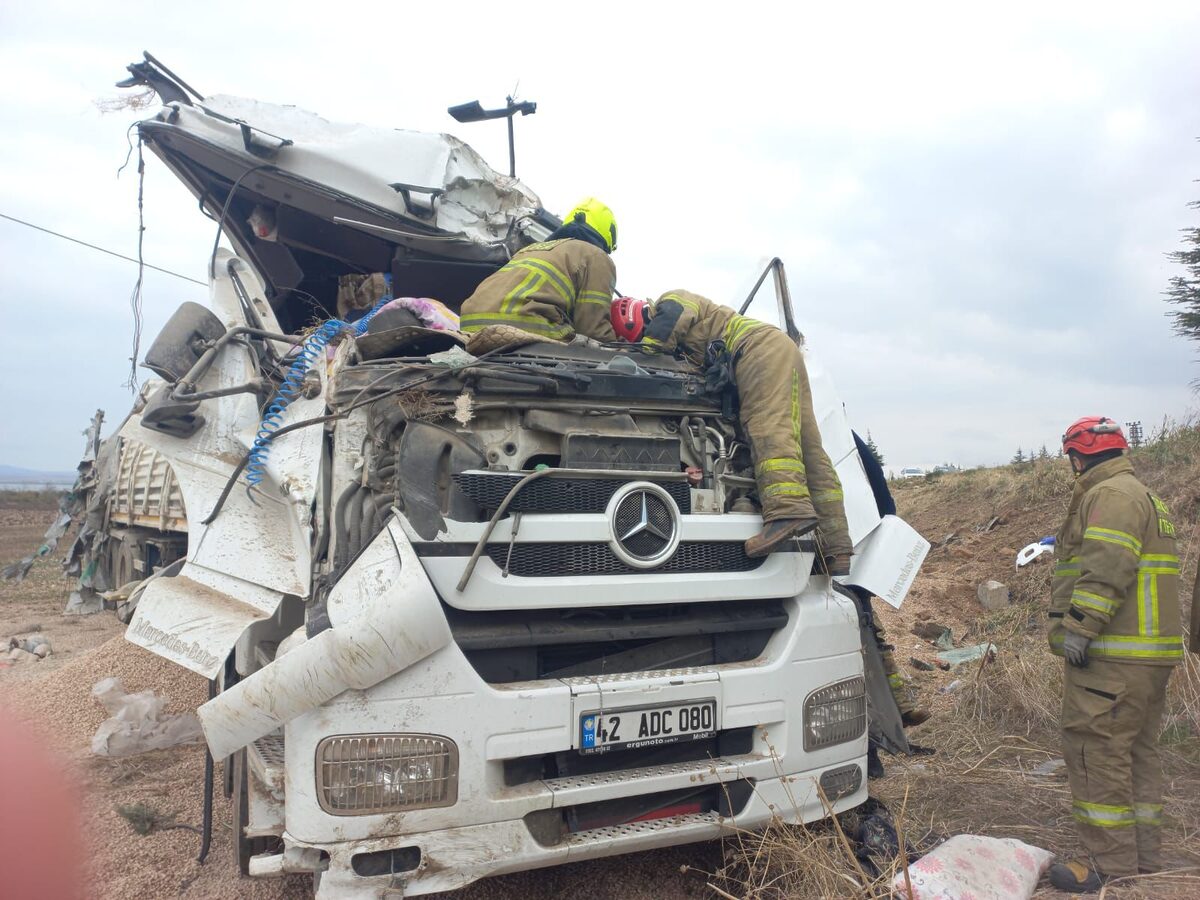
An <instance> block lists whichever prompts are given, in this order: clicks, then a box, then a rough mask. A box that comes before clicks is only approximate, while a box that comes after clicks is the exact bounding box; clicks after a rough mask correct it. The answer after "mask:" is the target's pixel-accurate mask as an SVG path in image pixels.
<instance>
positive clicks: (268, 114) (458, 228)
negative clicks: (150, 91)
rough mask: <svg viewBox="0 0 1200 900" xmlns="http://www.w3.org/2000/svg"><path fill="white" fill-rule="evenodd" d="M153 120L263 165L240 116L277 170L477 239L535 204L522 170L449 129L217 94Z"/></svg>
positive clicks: (499, 230) (497, 231)
mask: <svg viewBox="0 0 1200 900" xmlns="http://www.w3.org/2000/svg"><path fill="white" fill-rule="evenodd" d="M210 110H211V112H212V113H216V115H212V114H210V112H209V111H210ZM151 121H153V122H155V124H156V127H157V126H158V125H160V124H161V123H163V122H166V123H169V125H170V126H173V127H175V128H179V129H181V130H184V131H186V132H188V133H189V134H191V135H194V136H195V137H197V138H201V139H203V140H205V141H207V142H209V143H212V144H217V145H219V146H221V147H222V148H223V149H224V150H225V151H227V152H228V153H230V154H231V155H233V156H236V157H239V158H244V159H245V162H246V165H247V167H250V166H256V165H260V164H262V163H263V161H264V160H263V158H261V156H256V155H255V154H253V153H251V152H250V151H249V150H247V149H246V147H245V143H244V139H243V134H242V129H241V125H240V123H246V124H247V125H249V126H250V127H251V128H253V129H255V130H257V131H258V132H260V133H261V134H262V135H263V136H264V137H265V136H267V135H271V136H273V138H271V143H272V144H273V145H274V146H273V148H272V151H271V153H270V164H271V165H272V166H273V167H275V168H277V169H279V170H280V171H283V172H285V173H288V174H290V175H294V176H296V177H298V178H302V179H304V180H305V181H308V182H312V183H313V184H316V185H320V186H321V187H322V188H324V189H329V190H333V191H336V192H338V193H341V194H345V195H348V196H350V197H355V198H357V199H359V200H363V201H365V202H367V203H369V204H371V205H372V206H375V207H378V208H380V209H385V210H389V211H391V212H393V213H395V214H396V215H397V216H400V217H403V218H406V219H409V220H412V221H414V222H421V223H422V224H424V225H430V224H432V225H434V226H435V227H437V228H438V229H440V230H442V231H445V232H449V233H452V234H460V235H462V236H463V237H464V238H466V239H467V240H469V241H471V242H473V243H476V244H494V243H496V242H498V241H502V240H504V239H505V238H506V237H508V235H509V232H510V230H511V228H512V224H513V223H514V222H515V221H517V220H518V219H521V218H525V217H530V216H533V215H534V214H535V213H537V211H538V210H539V209H541V201H540V200H539V199H538V197H537V195H535V194H534V193H533V192H532V191H531V190H529V188H527V187H526V186H525V185H524V184H522V183H521V181H520V180H519V179H516V178H512V177H509V176H507V175H501V174H500V173H498V172H496V171H495V170H493V169H492V168H491V167H490V166H489V165H488V164H487V163H486V162H484V160H483V157H481V156H480V155H479V154H478V153H476V152H475V151H474V150H472V149H471V148H470V147H469V146H467V145H466V144H465V143H463V142H462V141H461V140H459V139H458V138H456V137H453V136H452V135H448V134H431V133H426V132H419V131H406V130H403V129H398V128H376V127H372V126H369V125H359V124H352V123H342V122H331V121H329V120H327V119H324V118H322V117H321V116H318V115H317V114H315V113H312V112H308V111H306V110H302V109H297V108H296V107H293V106H278V105H276V104H273V103H264V102H262V101H260V100H252V99H248V98H244V97H232V96H227V95H220V94H216V95H209V96H208V97H206V98H205V100H204V102H203V103H202V104H200V105H199V106H187V105H184V104H180V103H174V104H170V105H168V107H166V108H165V109H164V110H163V112H162V113H160V114H159V116H157V117H156V119H155V120H151ZM276 138H278V139H285V140H286V141H289V142H290V143H286V144H282V143H280V142H279V141H278V140H275V139H276ZM392 185H404V186H411V189H408V188H406V191H407V192H408V193H409V196H410V197H413V198H415V200H416V202H418V203H420V204H422V206H423V207H424V205H426V204H427V205H428V207H427V208H422V209H421V210H410V208H409V206H408V204H407V203H406V202H405V199H404V196H403V195H402V194H401V192H400V191H398V190H397V189H396V188H394V187H392ZM422 189H431V190H432V191H433V192H435V193H431V192H430V190H422ZM418 212H420V214H417V213H418Z"/></svg>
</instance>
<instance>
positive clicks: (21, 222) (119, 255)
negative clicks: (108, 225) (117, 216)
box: [0, 212, 208, 287]
mask: <svg viewBox="0 0 1200 900" xmlns="http://www.w3.org/2000/svg"><path fill="white" fill-rule="evenodd" d="M0 219H8V221H10V222H16V223H17V224H18V225H24V226H25V227H26V228H32V229H34V230H35V231H41V232H44V233H46V234H50V235H53V236H54V237H56V238H62V239H63V240H64V241H70V242H71V243H73V244H81V245H82V246H84V247H88V248H90V249H92V250H99V251H100V252H101V253H107V254H108V255H109V256H115V257H116V258H117V259H123V260H125V261H126V262H131V263H133V264H134V265H138V261H137V260H136V259H134V258H133V257H132V256H126V255H125V254H124V253H117V252H116V251H115V250H109V249H107V248H105V247H97V246H96V245H95V244H89V243H88V242H87V241H81V240H80V239H79V238H73V237H71V236H70V235H69V234H60V233H59V232H57V231H51V230H50V229H49V228H43V227H42V226H41V225H34V224H33V223H32V222H26V221H25V220H24V219H18V218H17V217H16V216H10V215H8V214H6V213H2V212H0ZM142 265H144V266H145V267H146V268H147V269H153V270H154V271H155V272H162V273H163V274H164V275H174V276H175V277H176V278H182V279H183V280H184V281H190V282H191V283H192V284H198V285H200V286H201V287H208V284H207V283H206V282H203V281H201V280H200V279H198V278H192V277H191V276H190V275H181V274H180V273H179V272H172V271H171V270H170V269H164V268H161V267H160V266H152V265H150V263H142Z"/></svg>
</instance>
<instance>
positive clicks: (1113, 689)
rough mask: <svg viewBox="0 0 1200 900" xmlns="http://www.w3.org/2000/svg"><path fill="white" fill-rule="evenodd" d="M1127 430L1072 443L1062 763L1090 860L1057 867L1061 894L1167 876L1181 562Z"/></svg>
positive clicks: (1097, 423)
mask: <svg viewBox="0 0 1200 900" xmlns="http://www.w3.org/2000/svg"><path fill="white" fill-rule="evenodd" d="M1128 446H1129V445H1128V444H1127V443H1126V441H1125V436H1124V434H1122V432H1121V429H1120V427H1119V426H1118V425H1117V423H1116V422H1113V421H1112V420H1111V419H1106V418H1103V417H1096V416H1091V417H1087V418H1083V419H1080V420H1079V421H1077V422H1075V423H1074V424H1073V425H1072V426H1071V427H1070V428H1069V429H1068V430H1067V433H1066V434H1065V435H1063V450H1064V451H1066V453H1067V455H1068V456H1069V457H1070V460H1071V466H1072V468H1073V469H1074V470H1075V474H1076V478H1077V481H1076V483H1075V491H1074V493H1073V494H1072V496H1071V503H1070V506H1069V508H1068V510H1067V519H1066V521H1065V522H1064V523H1063V526H1062V528H1061V529H1060V530H1059V533H1058V537H1057V546H1058V564H1057V566H1056V568H1055V570H1054V581H1053V587H1052V594H1051V602H1050V613H1049V615H1050V634H1049V638H1050V646H1051V649H1052V650H1053V652H1054V653H1056V654H1058V655H1061V656H1064V657H1065V658H1066V661H1067V666H1066V668H1065V674H1064V685H1063V702H1062V733H1063V756H1064V757H1065V758H1066V762H1067V774H1068V777H1069V779H1070V785H1071V798H1072V812H1073V813H1074V816H1075V819H1076V822H1077V825H1078V828H1079V834H1080V837H1081V838H1082V840H1083V843H1084V845H1085V846H1086V847H1087V850H1088V852H1089V853H1090V855H1091V858H1092V859H1091V864H1089V863H1088V862H1087V861H1085V860H1072V861H1070V862H1067V863H1059V864H1056V865H1055V866H1053V867H1052V868H1051V870H1050V881H1051V882H1052V883H1053V884H1054V886H1055V887H1057V888H1059V889H1061V890H1067V891H1072V892H1085V891H1096V890H1099V889H1100V887H1101V886H1102V885H1103V883H1104V882H1105V881H1106V880H1107V879H1108V878H1110V877H1114V876H1124V875H1136V874H1137V873H1139V872H1153V871H1157V870H1158V869H1160V868H1161V867H1162V858H1161V844H1162V839H1161V826H1162V768H1161V766H1160V763H1159V759H1158V749H1157V741H1158V732H1159V726H1160V723H1161V720H1162V713H1163V705H1164V703H1165V699H1166V691H1167V681H1168V679H1169V678H1170V676H1171V668H1172V667H1173V666H1175V665H1177V664H1178V663H1179V662H1180V661H1181V660H1182V659H1183V643H1182V638H1181V632H1182V629H1181V627H1180V608H1179V557H1178V556H1177V555H1176V550H1175V527H1174V525H1173V524H1172V523H1171V518H1170V515H1169V513H1168V511H1167V507H1166V506H1165V505H1164V504H1163V502H1162V501H1161V500H1159V499H1158V498H1157V497H1155V496H1154V495H1153V494H1151V493H1150V492H1149V491H1148V490H1147V489H1146V488H1145V486H1144V485H1142V483H1141V482H1140V481H1138V479H1137V478H1136V477H1135V476H1134V473H1133V466H1132V465H1131V464H1130V462H1129V460H1128V459H1126V458H1125V456H1124V451H1125V450H1127V449H1128Z"/></svg>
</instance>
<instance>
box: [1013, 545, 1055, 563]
mask: <svg viewBox="0 0 1200 900" xmlns="http://www.w3.org/2000/svg"><path fill="white" fill-rule="evenodd" d="M1053 552H1054V545H1053V544H1043V543H1040V542H1039V543H1036V544H1029V545H1028V546H1026V547H1022V548H1021V552H1020V553H1018V554H1017V568H1018V569H1019V568H1021V567H1022V566H1027V565H1029V564H1030V563H1031V562H1033V561H1034V560H1035V559H1037V558H1038V557H1040V556H1042V555H1044V554H1046V553H1053Z"/></svg>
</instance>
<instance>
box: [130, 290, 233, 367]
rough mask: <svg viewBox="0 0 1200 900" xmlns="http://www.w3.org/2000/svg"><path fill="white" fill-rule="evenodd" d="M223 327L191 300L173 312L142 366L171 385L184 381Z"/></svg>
mask: <svg viewBox="0 0 1200 900" xmlns="http://www.w3.org/2000/svg"><path fill="white" fill-rule="evenodd" d="M224 334H225V326H224V325H222V324H221V320H220V319H218V318H217V317H216V316H215V315H213V313H212V311H211V310H210V309H208V308H207V307H204V306H201V305H200V304H199V303H193V302H191V301H190V300H189V301H187V302H186V303H184V304H182V305H181V306H180V307H179V309H177V310H175V313H174V315H172V316H171V318H170V319H168V320H167V324H166V325H164V326H163V330H162V331H161V332H159V335H158V337H156V338H155V339H154V343H153V344H152V345H151V347H150V350H149V351H148V352H147V353H146V359H145V361H144V362H143V365H144V366H145V367H146V368H147V369H149V370H150V371H152V372H154V374H155V375H158V376H160V377H161V378H164V379H166V380H167V381H168V382H170V383H171V384H175V383H176V382H177V381H180V380H182V379H183V377H184V376H185V375H186V374H187V373H188V372H190V371H191V369H192V366H194V365H195V364H196V363H197V362H198V361H199V359H200V357H201V356H203V355H204V351H205V350H207V349H208V345H209V344H211V343H212V342H213V341H215V340H217V339H218V338H220V337H222V336H223V335H224Z"/></svg>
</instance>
